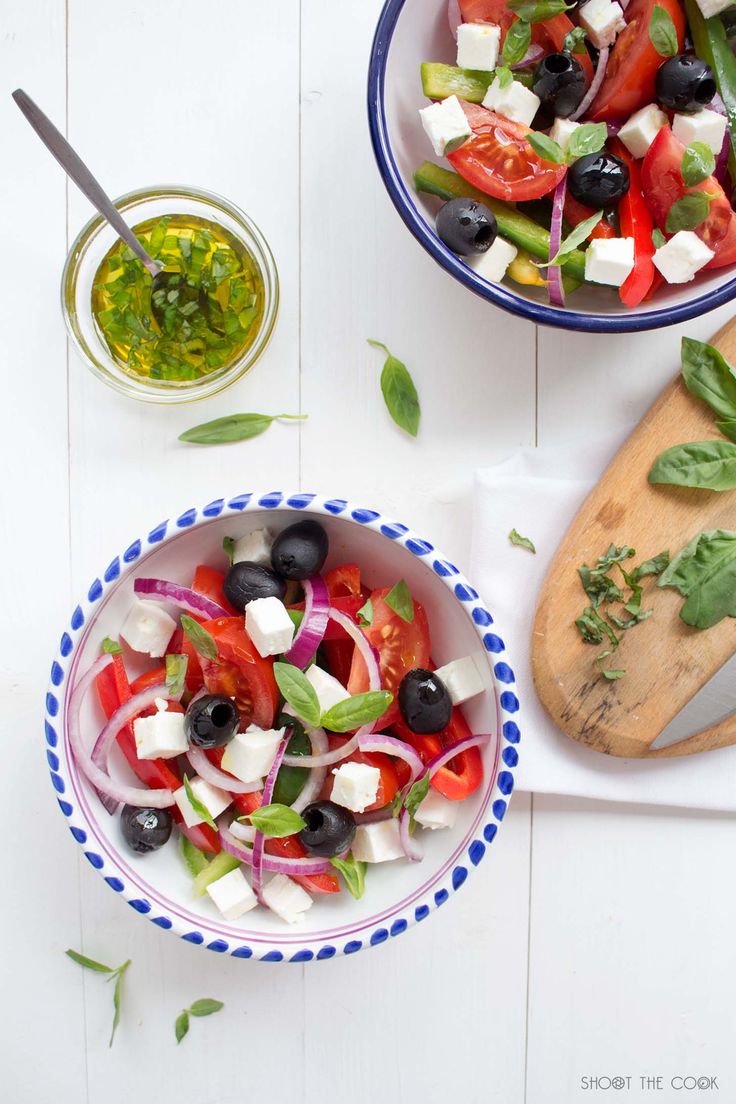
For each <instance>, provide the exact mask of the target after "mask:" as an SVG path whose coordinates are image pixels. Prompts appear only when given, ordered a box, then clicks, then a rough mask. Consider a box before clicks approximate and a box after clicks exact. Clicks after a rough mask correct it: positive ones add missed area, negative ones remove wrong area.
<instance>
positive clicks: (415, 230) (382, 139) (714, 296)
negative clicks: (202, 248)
mask: <svg viewBox="0 0 736 1104" xmlns="http://www.w3.org/2000/svg"><path fill="white" fill-rule="evenodd" d="M405 3H406V0H386V3H385V4H384V6H383V10H382V12H381V15H380V17H379V20H378V25H377V27H376V33H375V36H374V39H373V46H372V47H371V55H370V61H369V66H368V125H369V127H370V134H371V142H372V143H373V152H374V154H375V157H376V161H377V162H378V168H379V170H380V173H381V176H382V177H383V182H384V184H385V185H386V190H387V191H388V194H389V196H390V197H391V200H392V202H393V204H394V206H395V208H396V210H397V211H398V212H399V214H400V215H401V218H402V219H403V221H404V223H405V224H406V226H407V227H408V228H409V230H411V232H412V234H413V235H414V237H415V238H416V239H417V241H418V242H419V243H420V244H421V245H423V246H424V248H425V249H426V250H427V252H428V253H429V254H430V256H432V257H434V259H435V260H436V261H437V263H438V264H440V265H441V266H442V268H444V269H445V270H446V271H447V272H449V273H450V275H451V276H454V277H455V279H456V280H459V281H460V283H461V284H464V285H465V287H466V288H469V289H470V291H472V292H475V294H476V295H480V296H481V298H483V299H489V300H490V301H491V302H492V303H495V304H496V306H499V307H503V309H504V310H507V311H510V312H511V314H517V315H519V316H520V317H521V318H529V319H531V321H532V322H536V323H538V324H540V325H543V326H556V327H558V328H560V329H563V330H578V331H581V332H583V333H632V332H639V331H641V330H654V329H658V328H660V327H662V326H673V325H675V323H677V322H686V321H687V320H688V319H689V318H697V317H699V316H700V315H701V314H707V312H708V311H711V310H715V308H716V307H720V306H722V305H723V304H724V303H729V302H730V301H731V300H732V299H734V298H736V277H735V278H734V279H733V280H729V281H728V283H726V284H723V285H722V286H721V287H720V288H718V289H717V290H716V291H712V292H709V293H708V294H706V295H700V296H698V298H697V299H690V300H689V301H688V302H686V303H681V304H679V305H677V306H672V307H666V308H662V309H660V310H653V311H646V312H637V311H636V310H633V311H630V312H629V313H628V314H616V315H612V314H593V313H590V314H588V313H584V312H582V311H574V310H565V309H564V308H562V309H559V308H556V307H551V306H547V305H546V304H544V303H534V302H532V301H531V300H529V299H524V298H523V296H521V295H517V294H515V292H513V291H512V290H511V289H510V288H507V287H504V286H503V285H502V284H489V283H486V281H485V280H481V279H480V277H479V276H476V274H475V273H474V272H473V270H472V269H470V268H468V266H467V265H465V264H463V262H462V261H461V260H460V259H459V258H458V257H456V256H455V254H454V253H451V252H450V250H449V249H448V248H447V246H445V245H444V244H443V243H442V242H441V241H440V239H439V238H438V237H437V235H436V234H435V233H434V232H433V231H432V230H431V229H430V228H429V227H428V225H427V223H426V222H425V220H424V218H423V216H422V214H421V212H420V211H419V209H418V207H417V205H416V203H415V202H414V198H413V196H412V195H411V193H410V192H409V191H408V189H407V187H406V185H405V184H404V181H403V179H402V176H401V173H400V172H399V169H398V166H397V164H396V160H395V158H394V155H393V151H392V149H391V139H390V137H389V133H388V123H387V120H386V104H385V97H384V83H385V79H386V62H387V60H388V54H389V50H390V48H391V40H392V38H393V34H394V31H395V29H396V24H397V23H398V20H399V16H400V15H401V11H402V9H403V7H404V4H405ZM418 125H419V124H418V123H417V126H418Z"/></svg>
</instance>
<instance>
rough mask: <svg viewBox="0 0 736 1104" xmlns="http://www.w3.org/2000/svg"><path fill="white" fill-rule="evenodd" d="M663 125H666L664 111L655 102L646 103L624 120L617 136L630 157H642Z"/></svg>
mask: <svg viewBox="0 0 736 1104" xmlns="http://www.w3.org/2000/svg"><path fill="white" fill-rule="evenodd" d="M663 126H667V116H666V115H665V113H664V111H662V109H661V108H660V107H658V106H657V104H653V103H652V104H647V106H646V107H641V108H639V110H638V111H635V112H634V114H633V115H631V116H630V117H629V118H628V119H627V120H626V122H625V123H624V125H623V126H622V127H621V129H620V131H619V132H618V136H619V138H620V139H621V141H622V142H623V144H624V145H625V146H626V148H627V150H628V151H629V153H630V154H631V156H632V157H644V156H645V154H646V152H647V150H648V149H649V147H650V146H651V144H652V142H653V141H654V139H655V138H656V137H657V135H658V134H659V132H660V130H661V129H662V127H663Z"/></svg>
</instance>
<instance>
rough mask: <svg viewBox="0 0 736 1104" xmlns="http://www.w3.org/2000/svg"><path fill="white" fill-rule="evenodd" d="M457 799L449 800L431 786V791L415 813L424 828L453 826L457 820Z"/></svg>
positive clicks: (417, 820) (418, 822) (416, 818)
mask: <svg viewBox="0 0 736 1104" xmlns="http://www.w3.org/2000/svg"><path fill="white" fill-rule="evenodd" d="M457 806H458V803H457V801H448V799H447V798H446V797H443V796H442V794H441V793H437V790H433V789H432V788H431V787H430V790H429V793H428V794H427V796H426V797H425V799H424V801H422V803H421V805H420V806H419V808H418V809H417V811H416V812H415V814H414V819H415V820H416V822H417V824H421V826H422V828H431V829H433V830H434V829H436V828H452V827H454V824H455V821H456V820H457Z"/></svg>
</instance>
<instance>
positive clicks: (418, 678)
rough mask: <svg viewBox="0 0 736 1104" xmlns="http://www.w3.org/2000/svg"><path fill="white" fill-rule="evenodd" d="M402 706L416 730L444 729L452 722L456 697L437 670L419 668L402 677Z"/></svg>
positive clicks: (432, 730)
mask: <svg viewBox="0 0 736 1104" xmlns="http://www.w3.org/2000/svg"><path fill="white" fill-rule="evenodd" d="M399 709H400V710H401V716H402V717H403V718H404V720H405V721H406V723H407V724H408V726H409V728H410V729H411V730H412V732H419V733H422V734H423V735H424V734H427V733H431V732H441V731H442V729H443V728H447V726H448V724H449V723H450V717H451V716H452V699H451V697H450V692H449V690H448V689H447V687H446V686H445V684H444V682H443V681H442V679H440V678H438V677H437V675H435V674H434V672H433V671H425V670H424V669H423V668H422V667H415V668H414V670H413V671H409V672H408V674H406V675H404V677H403V679H402V680H401V685H400V686H399Z"/></svg>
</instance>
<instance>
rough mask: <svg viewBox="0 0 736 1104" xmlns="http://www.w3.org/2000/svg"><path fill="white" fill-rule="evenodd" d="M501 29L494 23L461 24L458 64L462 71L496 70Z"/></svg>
mask: <svg viewBox="0 0 736 1104" xmlns="http://www.w3.org/2000/svg"><path fill="white" fill-rule="evenodd" d="M500 44H501V28H500V27H497V26H495V25H494V24H493V23H461V24H460V26H459V27H458V29H457V63H458V65H459V66H460V68H461V69H484V70H486V71H490V70H491V69H495V68H496V63H497V62H498V49H499V46H500Z"/></svg>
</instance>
